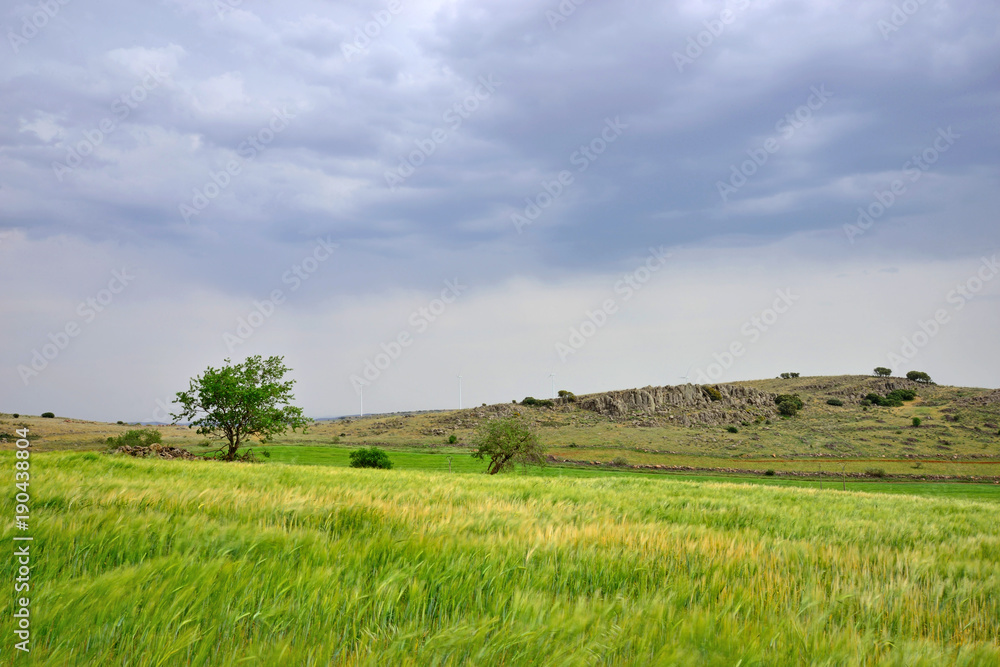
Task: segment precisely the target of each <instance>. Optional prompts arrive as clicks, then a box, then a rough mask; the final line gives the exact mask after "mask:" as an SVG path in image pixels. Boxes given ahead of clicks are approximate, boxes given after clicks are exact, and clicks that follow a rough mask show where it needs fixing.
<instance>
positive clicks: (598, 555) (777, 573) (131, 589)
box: [0, 447, 1000, 665]
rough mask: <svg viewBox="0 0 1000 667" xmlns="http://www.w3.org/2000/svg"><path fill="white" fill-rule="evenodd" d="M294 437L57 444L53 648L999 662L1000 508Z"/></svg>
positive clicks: (291, 657)
mask: <svg viewBox="0 0 1000 667" xmlns="http://www.w3.org/2000/svg"><path fill="white" fill-rule="evenodd" d="M277 449H278V448H272V451H273V452H274V454H273V456H272V460H275V459H280V458H281V457H282V456H284V455H286V454H287V455H289V456H296V455H297V456H299V457H301V458H307V457H310V456H311V457H313V461H312V462H313V463H322V465H309V466H303V465H287V464H267V465H247V464H221V463H216V462H184V461H158V460H136V459H130V458H124V457H106V456H104V455H100V454H97V453H92V452H88V453H78V452H55V453H38V454H36V455H35V456H34V457H33V458H32V465H33V469H32V492H33V500H32V502H33V507H34V511H33V519H32V521H33V535H34V536H35V539H36V544H37V545H39V547H40V551H39V552H37V553H38V557H37V561H36V568H35V569H34V570H33V572H32V577H33V583H34V584H35V589H34V590H33V592H32V598H33V609H34V610H35V614H36V615H35V617H34V628H35V629H36V632H37V634H36V635H35V637H34V644H33V652H32V664H40V665H73V664H129V665H133V664H134V665H168V664H169V665H177V664H181V665H188V664H190V665H207V664H212V665H237V664H247V663H249V664H295V665H327V664H335V665H384V664H393V665H397V664H398V665H417V664H419V665H426V664H431V665H453V664H476V665H481V664H496V665H520V664H546V665H548V664H552V665H578V664H584V665H586V664H593V665H598V664H622V665H655V664H699V665H700V664H720V665H723V664H725V665H732V664H738V663H739V664H742V665H765V664H767V665H770V664H803V663H817V664H818V663H822V664H874V663H879V664H891V665H941V664H968V665H975V664H983V665H985V664H997V662H998V661H1000V646H998V643H997V621H996V619H997V618H1000V572H998V570H997V568H996V562H997V560H998V559H1000V526H998V524H997V522H996V520H995V508H996V505H995V504H992V503H983V502H977V501H970V500H959V499H953V498H932V497H916V496H913V495H906V496H902V495H888V494H867V493H855V492H848V493H844V492H841V491H831V490H825V491H823V492H820V491H818V490H815V489H804V488H796V487H793V486H779V485H773V486H772V485H765V484H755V485H748V484H734V483H715V482H710V481H677V480H676V479H673V478H670V477H666V476H660V475H648V474H647V475H642V474H636V473H627V472H622V473H618V474H603V475H601V476H595V477H584V476H577V477H569V476H567V477H562V478H556V477H552V476H548V477H546V476H537V475H519V476H507V477H502V478H496V477H489V476H486V475H479V474H472V473H471V472H469V473H465V472H454V473H453V474H452V475H447V474H444V473H442V472H440V471H427V470H413V469H406V468H407V466H408V465H409V464H412V465H414V466H417V465H422V464H421V462H420V459H418V458H417V457H420V456H425V457H427V456H437V457H441V454H421V453H420V452H411V453H409V454H407V453H405V452H399V453H393V454H392V456H393V458H394V460H396V461H397V466H398V468H399V469H395V470H391V471H378V470H353V469H349V468H346V467H342V466H341V465H340V463H339V462H336V461H333V460H332V458H331V459H327V460H326V461H320V460H319V459H320V457H322V456H324V455H325V456H329V457H334V456H340V455H341V452H340V451H334V452H328V453H326V454H322V453H320V452H317V451H312V452H308V454H307V450H306V448H304V447H299V448H298V450H299V451H298V454H295V453H294V452H279V451H276V450H277ZM288 449H289V450H290V449H292V448H288ZM346 451H348V450H347V449H343V450H342V452H346ZM403 454H407V455H406V456H404V455H403ZM344 456H345V459H344V461H345V465H346V454H344ZM459 458H463V457H455V460H454V461H453V463H454V462H455V461H457V460H458V459H459ZM470 460H471V459H470ZM0 461H2V465H4V466H5V467H6V469H11V467H12V463H13V456H12V455H11V454H10V453H9V452H3V453H2V454H0ZM435 461H440V458H439V459H435ZM331 463H332V464H333V465H330V464H331ZM424 463H426V460H425V461H424ZM475 463H477V464H478V462H475ZM776 481H777V480H776ZM887 486H888V485H887ZM941 486H961V485H941ZM967 486H973V485H967ZM10 537H11V529H10V528H9V527H7V528H4V530H3V538H4V539H6V540H8V544H9V543H10V542H9V539H10ZM13 568H14V565H13V561H12V559H10V558H5V559H0V569H2V570H3V573H2V576H3V577H4V579H5V580H6V581H12V579H13ZM0 604H2V605H3V607H2V609H0V613H3V614H5V615H7V614H9V605H10V598H9V596H4V598H3V602H2V603H0Z"/></svg>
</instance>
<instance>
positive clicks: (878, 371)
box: [875, 366, 892, 378]
mask: <svg viewBox="0 0 1000 667" xmlns="http://www.w3.org/2000/svg"><path fill="white" fill-rule="evenodd" d="M875 375H876V376H877V377H880V378H885V377H889V376H890V375H892V369H891V368H886V367H885V366H876V367H875Z"/></svg>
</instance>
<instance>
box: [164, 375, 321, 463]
mask: <svg viewBox="0 0 1000 667" xmlns="http://www.w3.org/2000/svg"><path fill="white" fill-rule="evenodd" d="M231 363H232V362H230V360H229V359H226V365H225V366H223V367H222V368H219V369H216V368H212V367H211V366H209V367H208V368H207V369H206V370H205V372H204V373H203V374H202V375H199V376H197V377H195V378H193V379H192V380H191V383H190V388H189V389H188V391H179V392H177V398H176V399H174V401H173V402H174V403H178V404H180V407H181V411H180V412H179V413H177V414H173V413H171V415H170V416H171V417H172V418H173V420H174V423H175V424H176V423H177V422H178V421H180V420H182V419H190V420H191V424H190V426H197V427H198V433H199V434H200V435H207V436H210V437H214V438H225V439H226V441H227V443H228V444H227V445H225V446H224V447H223V448H220V449H219V452H220V454H221V455H222V458H223V459H225V460H226V461H232V460H233V459H235V458H237V456H236V453H237V451H238V450H239V449H240V447H243V446H245V445H246V444H248V442H249V441H250V439H251V438H256V439H257V440H259V441H260V443H261V444H264V443H265V442H267V441H268V440H269V439H270V438H271V437H272V436H274V435H277V434H279V433H283V432H284V431H285V430H286V429H288V428H291V429H292V430H293V431H294V430H295V429H297V428H299V427H305V426H306V424H308V423H309V422H310V421H312V420H311V419H307V418H305V417H303V416H302V408H297V407H294V406H292V405H290V403H291V401H292V400H294V397H293V396H292V385H294V384H295V381H294V380H288V381H283V378H284V376H285V373H287V372H288V371H289V370H290V369H289V368H287V367H286V366H285V364H284V358H283V357H269V358H268V359H267V360H266V361H264V360H262V359H261V357H260V356H259V355H258V356H254V357H249V358H248V359H247V360H246V361H244V362H243V363H242V364H235V365H231ZM190 426H189V428H190Z"/></svg>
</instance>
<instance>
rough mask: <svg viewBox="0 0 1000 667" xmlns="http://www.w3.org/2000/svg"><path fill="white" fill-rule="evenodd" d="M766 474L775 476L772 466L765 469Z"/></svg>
mask: <svg viewBox="0 0 1000 667" xmlns="http://www.w3.org/2000/svg"><path fill="white" fill-rule="evenodd" d="M764 474H765V475H767V476H768V477H774V471H773V470H771V469H770V468H768V469H767V470H765V471H764Z"/></svg>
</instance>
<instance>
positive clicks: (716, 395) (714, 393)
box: [701, 387, 722, 401]
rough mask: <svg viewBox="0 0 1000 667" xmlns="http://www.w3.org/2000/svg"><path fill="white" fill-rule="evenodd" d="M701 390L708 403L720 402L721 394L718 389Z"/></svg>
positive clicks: (706, 388) (704, 388)
mask: <svg viewBox="0 0 1000 667" xmlns="http://www.w3.org/2000/svg"><path fill="white" fill-rule="evenodd" d="M701 389H702V391H703V392H705V395H706V396H708V400H710V401H721V400H722V392H721V391H719V388H718V387H702V388H701Z"/></svg>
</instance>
